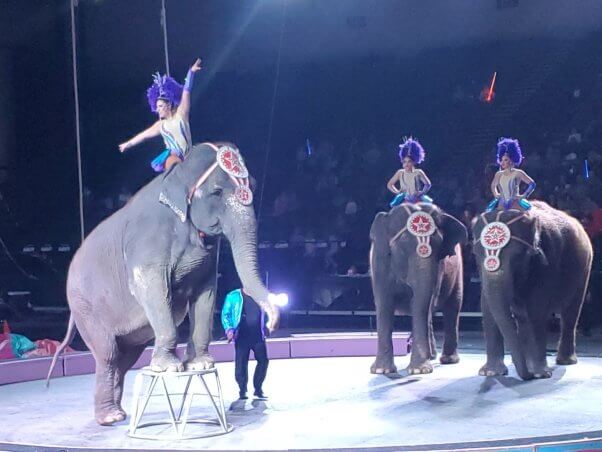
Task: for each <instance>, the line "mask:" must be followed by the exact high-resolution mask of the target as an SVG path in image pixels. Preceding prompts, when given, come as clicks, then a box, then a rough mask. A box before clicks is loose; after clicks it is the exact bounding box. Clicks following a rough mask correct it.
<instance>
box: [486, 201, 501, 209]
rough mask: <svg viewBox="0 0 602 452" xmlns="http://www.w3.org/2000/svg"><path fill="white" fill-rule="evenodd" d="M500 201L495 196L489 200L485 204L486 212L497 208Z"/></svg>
mask: <svg viewBox="0 0 602 452" xmlns="http://www.w3.org/2000/svg"><path fill="white" fill-rule="evenodd" d="M499 203H500V200H499V199H497V198H495V199H494V200H493V201H491V202H490V203H489V204H488V205H487V212H492V211H494V210H495V209H497V206H498V204H499Z"/></svg>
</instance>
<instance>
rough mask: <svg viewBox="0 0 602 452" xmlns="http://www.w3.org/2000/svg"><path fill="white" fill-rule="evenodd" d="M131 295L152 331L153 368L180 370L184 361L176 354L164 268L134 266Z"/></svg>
mask: <svg viewBox="0 0 602 452" xmlns="http://www.w3.org/2000/svg"><path fill="white" fill-rule="evenodd" d="M132 279H133V283H130V287H132V289H133V293H134V296H135V297H136V299H137V300H138V302H139V303H140V305H141V306H142V308H143V309H144V312H145V313H146V316H147V318H148V321H149V323H150V325H151V328H152V329H153V331H154V333H155V349H154V351H153V357H152V359H151V362H150V368H151V370H153V371H155V372H181V371H183V370H184V365H183V364H182V361H181V360H180V358H178V356H177V355H176V345H177V340H178V335H177V334H178V332H177V328H176V324H175V322H174V318H173V314H172V312H171V306H172V299H171V281H170V277H169V274H168V269H167V268H161V267H145V268H143V267H135V268H134V270H133V278H132Z"/></svg>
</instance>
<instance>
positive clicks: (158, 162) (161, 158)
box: [151, 149, 184, 173]
mask: <svg viewBox="0 0 602 452" xmlns="http://www.w3.org/2000/svg"><path fill="white" fill-rule="evenodd" d="M170 155H175V156H176V157H178V158H179V159H180V160H184V156H183V155H180V154H179V153H178V152H175V151H171V150H169V149H165V150H164V151H163V152H161V153H160V154H159V155H158V156H156V157H155V158H154V159H153V161H152V162H151V166H152V167H153V169H154V170H155V172H157V173H162V172H163V171H165V162H166V161H167V159H168V158H169V156H170Z"/></svg>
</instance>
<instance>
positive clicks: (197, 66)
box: [190, 58, 202, 72]
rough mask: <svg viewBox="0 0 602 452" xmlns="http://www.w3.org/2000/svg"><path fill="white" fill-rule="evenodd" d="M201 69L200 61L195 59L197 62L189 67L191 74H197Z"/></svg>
mask: <svg viewBox="0 0 602 452" xmlns="http://www.w3.org/2000/svg"><path fill="white" fill-rule="evenodd" d="M201 69H202V67H201V59H200V58H197V60H196V61H195V62H194V64H193V65H192V66H190V70H191V71H192V72H198V71H200V70H201Z"/></svg>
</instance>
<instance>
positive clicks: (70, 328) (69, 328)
mask: <svg viewBox="0 0 602 452" xmlns="http://www.w3.org/2000/svg"><path fill="white" fill-rule="evenodd" d="M74 337H75V319H74V318H73V314H70V315H69V325H68V326H67V334H65V339H63V342H61V345H59V346H58V347H57V349H56V351H55V352H54V356H53V357H52V363H51V364H50V370H49V371H48V376H47V377H46V387H48V386H50V377H51V376H52V371H53V370H54V366H55V365H56V361H57V360H58V358H59V355H60V354H61V353H62V352H63V350H65V347H67V346H68V345H69V344H71V341H73V338H74Z"/></svg>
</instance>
